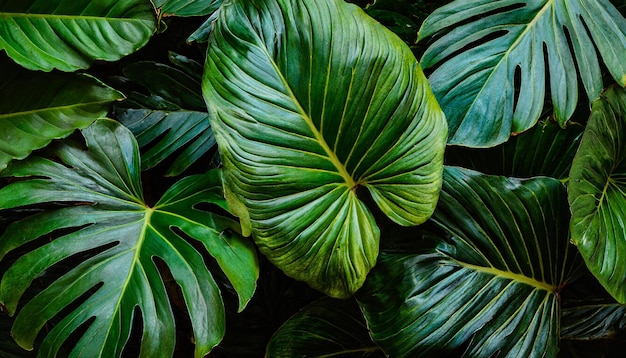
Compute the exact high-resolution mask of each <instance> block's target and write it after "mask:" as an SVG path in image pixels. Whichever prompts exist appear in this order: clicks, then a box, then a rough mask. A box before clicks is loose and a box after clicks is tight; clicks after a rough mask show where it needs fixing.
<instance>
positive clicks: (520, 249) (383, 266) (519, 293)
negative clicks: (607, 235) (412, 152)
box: [357, 167, 571, 357]
mask: <svg viewBox="0 0 626 358" xmlns="http://www.w3.org/2000/svg"><path fill="white" fill-rule="evenodd" d="M565 195H566V194H565V188H564V186H563V185H562V184H561V183H560V182H559V181H557V180H555V179H551V178H535V179H529V180H517V179H510V178H505V177H496V176H487V175H484V174H480V173H478V172H474V171H470V170H467V169H462V168H454V167H447V168H446V169H445V171H444V183H443V189H442V192H441V197H440V201H439V204H438V206H437V210H436V211H435V214H434V215H433V221H434V222H435V224H436V225H438V226H439V227H440V228H441V229H443V230H444V231H445V236H443V235H442V237H439V238H438V237H434V238H433V243H432V245H431V247H430V248H426V249H423V250H422V251H420V252H418V253H395V254H390V253H384V254H381V258H380V262H379V264H378V265H377V266H376V268H375V269H374V270H373V271H372V274H371V275H370V277H368V281H367V282H366V284H365V286H364V287H363V289H362V290H361V291H359V292H358V295H357V298H358V299H359V302H360V304H361V307H362V309H363V311H364V313H365V317H366V320H367V322H368V327H369V328H370V330H371V332H372V337H373V338H374V340H375V341H376V342H377V343H378V344H379V345H380V346H381V347H382V348H383V350H384V351H385V352H386V353H387V354H388V355H389V356H390V357H433V356H464V357H554V356H555V355H556V352H557V351H558V338H559V327H558V322H559V296H558V292H559V290H560V287H561V286H562V285H563V283H564V282H565V280H566V278H567V276H568V273H569V270H570V264H571V262H570V259H571V254H570V253H569V252H568V246H569V245H568V244H569V243H568V232H567V229H568V225H567V224H568V222H569V215H568V211H567V201H566V197H565Z"/></svg>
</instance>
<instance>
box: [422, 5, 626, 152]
mask: <svg viewBox="0 0 626 358" xmlns="http://www.w3.org/2000/svg"><path fill="white" fill-rule="evenodd" d="M432 35H435V36H436V38H435V41H433V42H432V43H431V44H430V47H429V48H428V50H427V51H426V52H425V53H424V55H423V57H422V64H423V66H424V69H429V68H432V69H433V72H432V74H431V75H430V76H429V80H430V82H431V84H432V86H433V91H434V93H435V96H436V97H437V99H438V100H439V103H440V104H441V107H442V108H443V110H444V112H445V113H446V117H447V118H448V121H449V126H450V139H449V143H450V144H457V145H463V146H468V147H491V146H495V145H497V144H500V143H503V142H505V141H506V140H507V139H508V138H509V135H510V134H511V133H520V132H523V131H525V130H527V129H529V128H531V127H532V126H534V125H535V123H536V122H537V120H538V119H539V116H540V115H541V112H542V109H543V107H544V100H545V97H546V90H547V89H546V81H545V80H544V79H545V78H549V88H550V95H551V100H552V104H553V106H554V114H555V116H556V119H557V121H558V122H559V124H561V126H564V125H565V123H566V122H567V121H568V120H569V118H570V117H571V116H572V114H573V112H574V109H575V108H576V104H577V103H578V81H579V79H578V75H577V73H578V74H580V76H581V78H580V79H581V80H582V83H583V85H584V87H585V90H586V92H587V97H588V98H589V100H590V101H593V100H595V99H596V98H598V96H599V95H600V91H601V90H602V88H603V87H604V85H603V83H602V74H601V67H600V63H601V61H602V62H604V64H606V67H607V68H608V70H609V72H610V73H611V75H612V76H613V78H614V80H615V81H616V82H618V83H619V84H621V85H622V86H624V85H626V82H625V79H626V63H625V62H624V61H623V57H624V53H626V19H624V17H623V16H622V15H621V14H620V13H619V11H618V10H617V9H616V8H615V7H614V6H613V5H612V4H611V3H610V2H609V0H524V1H519V0H497V1H493V0H471V1H467V0H456V1H453V2H452V3H450V4H448V5H446V6H443V7H441V8H439V9H438V10H436V11H435V12H433V13H432V14H431V15H430V16H429V17H428V18H427V19H426V20H425V21H424V23H423V24H422V27H421V29H420V33H419V40H423V39H424V38H426V37H429V36H432ZM570 43H571V46H570ZM570 47H571V48H570ZM596 50H597V51H596ZM598 57H600V58H598ZM577 69H578V70H577Z"/></svg>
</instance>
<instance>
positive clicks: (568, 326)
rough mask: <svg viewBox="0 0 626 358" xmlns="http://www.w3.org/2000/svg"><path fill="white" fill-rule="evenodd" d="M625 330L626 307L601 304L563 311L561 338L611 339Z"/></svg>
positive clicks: (615, 304)
mask: <svg viewBox="0 0 626 358" xmlns="http://www.w3.org/2000/svg"><path fill="white" fill-rule="evenodd" d="M624 329H626V306H625V305H621V304H617V303H614V304H601V305H586V306H578V307H572V308H568V309H565V310H563V319H562V329H561V338H563V339H570V340H590V339H613V338H615V336H617V335H618V334H619V333H621V332H623V331H624Z"/></svg>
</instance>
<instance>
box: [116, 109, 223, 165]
mask: <svg viewBox="0 0 626 358" xmlns="http://www.w3.org/2000/svg"><path fill="white" fill-rule="evenodd" d="M118 116H119V120H120V122H121V123H123V124H124V125H125V126H126V127H127V128H128V129H130V130H131V132H133V134H134V135H135V137H136V138H137V141H138V143H139V145H140V146H141V147H145V146H150V148H149V149H148V150H147V151H146V153H145V154H144V155H143V161H142V167H143V169H149V168H153V167H154V166H156V165H158V164H159V163H161V162H163V161H164V160H166V159H167V158H169V157H170V156H172V155H174V154H175V152H177V151H179V150H181V149H182V152H181V153H180V154H178V156H177V157H176V159H174V163H173V164H172V165H171V166H170V168H169V169H168V170H167V172H166V173H165V175H167V176H176V175H180V174H181V173H182V172H183V171H185V170H186V169H187V168H189V166H190V165H191V164H193V163H195V162H196V161H197V160H198V159H200V158H201V157H202V156H203V155H204V154H206V153H207V152H209V151H210V150H211V149H212V148H213V147H214V146H215V137H214V136H213V131H212V130H211V126H210V125H209V117H208V115H207V114H206V113H203V112H192V111H178V112H164V111H152V110H149V109H125V110H121V111H119V113H118ZM157 138H160V139H159V140H158V141H156V143H155V140H156V139H157Z"/></svg>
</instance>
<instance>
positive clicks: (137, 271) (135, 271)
mask: <svg viewBox="0 0 626 358" xmlns="http://www.w3.org/2000/svg"><path fill="white" fill-rule="evenodd" d="M83 134H84V137H85V140H86V142H87V147H88V149H87V150H84V149H81V148H80V147H79V146H77V145H71V144H60V145H59V146H58V147H57V148H56V151H55V154H56V156H58V158H60V162H55V161H52V160H49V159H45V158H41V157H34V156H33V157H30V158H29V159H28V160H26V161H22V162H16V163H13V164H12V165H11V166H10V167H9V168H7V170H6V171H5V172H4V173H3V174H4V175H5V176H15V177H24V178H25V180H21V181H17V182H14V183H12V184H10V185H8V186H6V187H4V188H2V190H0V209H5V208H14V207H19V206H25V205H32V204H43V203H51V202H57V203H59V202H63V203H67V204H69V206H62V207H60V208H58V209H50V210H46V211H44V212H42V213H39V214H35V215H32V216H29V217H26V218H24V219H23V220H21V221H17V222H14V223H13V224H11V225H10V226H9V227H8V228H7V229H6V231H5V232H4V234H3V235H2V237H0V258H2V257H5V255H6V254H7V253H8V252H10V251H12V250H13V249H15V248H17V247H20V246H22V245H24V244H27V243H32V242H33V241H34V240H38V239H40V238H41V237H48V236H49V235H52V236H53V237H54V236H58V237H56V238H55V239H54V240H52V241H49V240H47V239H46V240H44V241H43V245H40V246H39V247H37V248H35V249H33V250H32V251H29V252H28V253H26V254H24V255H23V256H21V257H20V258H19V259H18V260H17V261H16V262H15V263H14V264H12V266H11V267H10V268H9V269H8V270H7V271H6V272H5V274H4V276H3V277H2V282H1V283H0V302H2V304H4V305H5V306H6V308H7V310H8V311H9V313H10V314H14V313H15V312H16V310H18V301H19V300H20V297H21V296H22V295H23V294H24V292H25V291H26V289H27V288H28V287H29V286H30V285H31V284H32V282H33V280H35V279H36V278H37V277H38V276H39V275H41V274H42V273H43V272H44V271H45V270H47V269H49V268H50V267H52V266H53V265H55V264H57V263H59V262H60V261H62V260H64V259H68V258H71V257H74V258H76V257H78V256H79V255H82V257H84V260H83V261H82V262H81V263H80V264H78V265H77V266H75V267H73V268H72V269H70V270H69V271H68V272H67V273H66V274H65V275H63V276H61V277H60V278H58V279H57V280H56V281H54V282H53V283H52V284H50V285H49V286H48V287H46V288H45V289H44V290H43V291H42V292H41V293H39V294H38V295H37V296H35V297H34V298H33V299H31V300H29V301H28V302H26V303H25V304H24V305H23V306H20V307H19V312H18V314H17V316H16V319H15V323H14V325H13V328H12V335H13V336H14V337H15V339H16V341H17V342H18V343H19V344H20V345H21V346H22V347H24V348H27V349H30V348H32V345H33V342H34V340H35V338H36V336H37V334H38V333H39V332H40V330H41V329H42V327H43V326H44V325H45V324H46V323H47V322H48V321H49V320H51V319H52V318H53V317H56V316H57V314H58V313H59V312H61V311H62V310H64V309H65V311H64V312H65V313H64V315H63V316H62V317H60V322H58V323H57V324H56V325H55V326H54V327H53V328H52V329H51V330H50V331H49V332H46V333H47V334H46V338H45V339H44V340H43V342H42V344H41V346H40V347H38V352H39V354H40V355H41V356H55V355H56V354H57V352H58V350H59V347H60V346H61V344H63V342H64V341H65V340H66V339H68V337H69V336H70V335H72V334H73V333H74V332H76V331H78V332H77V334H78V337H77V338H79V339H78V340H77V342H76V343H75V346H74V348H73V351H72V354H75V355H83V356H89V357H118V356H120V354H121V352H122V351H123V349H124V346H125V344H126V342H127V340H128V338H129V336H130V334H131V328H132V327H133V321H134V320H137V319H139V317H138V316H137V315H135V308H136V307H137V308H139V309H140V310H141V319H142V321H143V322H142V323H143V324H142V325H140V326H142V327H143V333H142V339H141V342H142V343H141V356H145V357H170V356H171V355H172V352H173V350H174V344H175V339H176V327H175V322H174V316H173V312H172V308H171V306H170V301H169V299H168V294H167V292H166V285H165V283H164V277H163V275H164V272H163V267H164V266H161V264H163V265H165V266H166V267H167V270H168V271H169V274H170V275H171V277H172V278H173V280H174V281H175V283H176V284H177V285H178V286H179V287H180V289H181V292H182V296H183V298H184V302H185V304H186V306H187V310H188V313H189V317H190V322H191V325H192V326H193V332H194V341H195V356H196V357H203V356H204V355H205V354H207V353H208V352H209V351H210V350H211V349H212V348H213V347H214V346H215V345H216V344H217V343H219V341H220V340H221V338H222V336H223V334H224V307H223V302H222V298H221V295H220V291H219V288H218V287H217V285H216V284H215V281H214V280H213V277H212V275H211V273H210V272H209V270H208V269H207V267H206V265H205V262H204V259H203V256H202V255H201V253H200V252H199V251H198V250H197V249H196V248H195V247H194V246H193V243H198V244H201V245H203V246H204V247H205V248H206V250H207V251H208V253H210V255H212V256H213V257H214V258H215V259H216V260H217V262H218V263H219V265H220V267H221V269H222V270H223V271H224V273H225V274H226V276H227V277H228V278H229V280H230V281H231V283H232V285H233V287H234V288H235V289H236V291H237V292H238V294H239V300H240V309H242V308H243V307H244V306H245V305H246V303H247V302H248V301H249V299H250V298H251V296H252V294H253V292H254V288H255V282H256V277H257V276H258V264H257V262H256V256H255V251H254V248H253V246H252V244H251V243H250V242H248V241H247V240H246V239H243V238H241V237H239V236H238V235H237V234H235V233H234V232H232V230H229V229H230V228H235V229H236V228H237V226H238V225H237V223H236V222H235V221H233V220H231V219H228V218H225V217H222V216H219V215H217V214H214V213H212V212H208V211H203V210H200V209H198V208H197V207H198V206H200V205H203V204H215V205H219V206H222V207H224V208H225V202H224V200H223V198H222V188H221V177H220V172H217V171H213V172H209V173H207V174H205V175H196V176H191V177H187V178H184V179H182V180H181V181H179V182H178V183H176V184H174V185H173V186H172V187H171V188H170V189H169V190H168V191H167V192H166V193H165V194H164V195H163V196H162V197H161V199H160V200H159V201H158V202H157V204H156V205H155V206H154V207H148V206H147V205H146V204H145V203H144V201H143V199H142V189H141V182H140V173H141V169H140V163H139V154H138V146H137V143H136V142H135V141H134V138H133V136H132V134H131V133H130V132H129V131H128V130H127V129H125V128H124V127H122V126H120V125H119V124H118V123H117V122H114V121H111V120H98V121H96V122H95V123H94V124H93V125H91V126H90V127H88V128H87V129H85V130H84V131H83ZM59 232H61V233H62V234H57V233H59ZM40 242H41V241H40ZM76 300H78V301H76ZM75 301H76V302H75ZM20 303H23V302H20ZM73 303H76V305H75V306H74V307H72V308H71V309H67V307H68V305H72V304H73Z"/></svg>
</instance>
